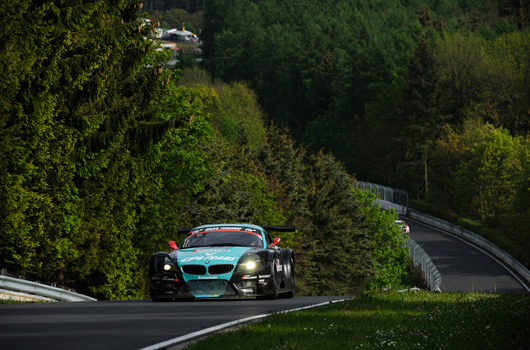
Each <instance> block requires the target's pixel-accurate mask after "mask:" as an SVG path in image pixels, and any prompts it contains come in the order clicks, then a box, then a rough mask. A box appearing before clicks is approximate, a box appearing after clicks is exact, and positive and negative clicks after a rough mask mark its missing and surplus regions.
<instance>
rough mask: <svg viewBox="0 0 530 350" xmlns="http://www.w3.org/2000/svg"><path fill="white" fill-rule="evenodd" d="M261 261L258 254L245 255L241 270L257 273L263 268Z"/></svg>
mask: <svg viewBox="0 0 530 350" xmlns="http://www.w3.org/2000/svg"><path fill="white" fill-rule="evenodd" d="M261 265H262V264H261V259H260V257H259V256H258V255H256V254H249V255H245V256H243V257H242V258H241V260H240V263H239V269H240V270H243V271H247V272H252V271H256V270H258V269H259V268H260V266H261Z"/></svg>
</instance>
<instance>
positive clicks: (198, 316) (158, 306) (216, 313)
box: [0, 297, 345, 350]
mask: <svg viewBox="0 0 530 350" xmlns="http://www.w3.org/2000/svg"><path fill="white" fill-rule="evenodd" d="M344 298H345V297H295V298H293V299H279V300H274V301H268V300H253V299H249V300H213V301H195V302H194V301H191V302H189V301H188V302H174V303H153V302H152V301H150V300H149V301H147V300H146V301H121V302H103V301H102V302H90V301H88V302H69V303H44V304H40V303H39V304H0V349H2V350H11V349H13V350H15V349H16V350H31V349H39V350H45V349H50V350H61V349H68V350H74V349H82V350H90V349H94V350H96V349H97V350H105V349H116V350H118V349H119V350H132V349H140V348H144V347H148V346H151V345H154V344H158V343H161V342H164V341H167V340H169V339H173V338H176V337H179V336H183V335H187V334H189V333H192V332H195V331H199V330H201V329H204V328H209V327H213V326H217V325H219V324H222V323H226V322H230V321H234V320H238V319H242V318H246V317H250V316H255V315H262V314H268V313H274V312H279V311H283V310H288V309H293V308H299V307H304V306H308V305H314V304H319V303H323V302H328V301H332V300H341V299H344Z"/></svg>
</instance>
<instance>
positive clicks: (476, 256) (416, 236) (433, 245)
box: [404, 218, 529, 293]
mask: <svg viewBox="0 0 530 350" xmlns="http://www.w3.org/2000/svg"><path fill="white" fill-rule="evenodd" d="M404 220H405V221H406V222H407V223H408V224H409V227H410V237H411V238H412V239H413V240H414V241H416V243H418V244H419V245H420V246H421V247H422V248H423V250H424V251H425V252H426V253H427V254H428V255H429V257H430V258H431V260H432V262H433V263H434V265H436V268H438V271H439V272H440V275H441V276H442V285H441V287H440V289H441V290H442V291H450V292H458V291H461V292H471V291H475V292H476V291H480V292H499V293H528V291H529V290H528V288H527V287H524V286H523V285H522V284H521V283H522V282H521V281H520V280H518V279H517V278H516V277H515V276H514V275H513V274H511V273H510V272H509V271H508V269H507V268H505V267H504V266H503V265H502V264H501V263H500V262H499V261H497V260H496V259H495V258H494V257H492V256H491V255H489V254H488V253H486V252H484V251H483V250H481V249H479V248H477V247H475V246H473V245H471V244H470V243H467V242H465V241H463V240H461V239H459V238H457V237H455V236H454V235H451V234H449V233H445V232H443V231H441V230H439V229H436V228H433V227H430V226H427V225H424V224H421V223H419V222H417V221H414V220H412V219H409V218H404Z"/></svg>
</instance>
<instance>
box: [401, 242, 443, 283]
mask: <svg viewBox="0 0 530 350" xmlns="http://www.w3.org/2000/svg"><path fill="white" fill-rule="evenodd" d="M407 243H408V247H409V256H410V258H411V259H412V262H413V264H414V267H419V268H420V269H421V271H422V272H423V275H424V276H423V277H424V278H425V284H426V285H427V287H428V288H429V290H432V291H436V292H440V286H441V285H442V276H441V275H440V272H439V271H438V269H437V268H436V266H435V265H434V263H433V262H432V261H431V258H430V257H429V255H427V253H425V251H424V250H423V249H422V248H421V247H420V246H419V244H418V243H416V242H415V241H414V240H413V239H412V238H410V237H409V239H408V242H407Z"/></svg>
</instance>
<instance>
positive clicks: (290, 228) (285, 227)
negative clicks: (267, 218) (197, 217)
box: [177, 225, 297, 235]
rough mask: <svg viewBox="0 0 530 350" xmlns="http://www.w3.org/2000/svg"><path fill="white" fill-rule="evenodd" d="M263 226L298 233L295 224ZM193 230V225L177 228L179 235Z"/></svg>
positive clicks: (270, 229) (276, 230) (267, 229)
mask: <svg viewBox="0 0 530 350" xmlns="http://www.w3.org/2000/svg"><path fill="white" fill-rule="evenodd" d="M261 227H262V228H263V229H264V230H265V231H274V232H294V233H297V231H296V226H294V225H265V226H261ZM191 230H193V227H179V228H177V233H178V234H179V235H187V234H188V233H190V231H191Z"/></svg>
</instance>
